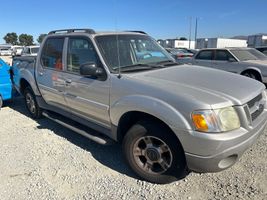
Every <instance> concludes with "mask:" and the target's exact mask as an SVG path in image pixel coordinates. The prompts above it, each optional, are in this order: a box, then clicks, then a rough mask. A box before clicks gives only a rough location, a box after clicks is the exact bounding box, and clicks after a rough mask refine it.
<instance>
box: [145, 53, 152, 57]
mask: <svg viewBox="0 0 267 200" xmlns="http://www.w3.org/2000/svg"><path fill="white" fill-rule="evenodd" d="M151 57H153V56H152V54H151V53H145V54H144V55H143V58H151Z"/></svg>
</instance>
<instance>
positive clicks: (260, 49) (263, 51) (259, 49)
mask: <svg viewBox="0 0 267 200" xmlns="http://www.w3.org/2000/svg"><path fill="white" fill-rule="evenodd" d="M256 49H257V50H258V51H260V52H262V53H263V54H265V55H267V46H264V47H256Z"/></svg>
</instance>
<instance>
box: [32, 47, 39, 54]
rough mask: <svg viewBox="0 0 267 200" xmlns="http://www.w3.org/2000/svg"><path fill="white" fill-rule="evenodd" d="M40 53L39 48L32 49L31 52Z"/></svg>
mask: <svg viewBox="0 0 267 200" xmlns="http://www.w3.org/2000/svg"><path fill="white" fill-rule="evenodd" d="M38 51H39V47H33V48H31V52H32V53H38Z"/></svg>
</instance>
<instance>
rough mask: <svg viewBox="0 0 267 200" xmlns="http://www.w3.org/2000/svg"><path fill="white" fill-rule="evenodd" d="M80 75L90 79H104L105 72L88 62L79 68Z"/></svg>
mask: <svg viewBox="0 0 267 200" xmlns="http://www.w3.org/2000/svg"><path fill="white" fill-rule="evenodd" d="M80 74H81V75H82V76H85V77H91V78H103V77H105V71H104V70H103V69H102V68H100V67H98V66H97V64H96V63H94V62H89V63H84V64H82V65H81V66H80Z"/></svg>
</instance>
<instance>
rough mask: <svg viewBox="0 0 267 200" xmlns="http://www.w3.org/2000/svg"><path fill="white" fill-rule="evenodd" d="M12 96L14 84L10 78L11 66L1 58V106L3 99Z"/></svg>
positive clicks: (0, 105)
mask: <svg viewBox="0 0 267 200" xmlns="http://www.w3.org/2000/svg"><path fill="white" fill-rule="evenodd" d="M11 97H12V84H11V79H10V66H9V65H8V64H6V63H5V62H4V61H3V60H2V59H1V58H0V108H1V107H2V105H3V101H6V100H9V99H11Z"/></svg>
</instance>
